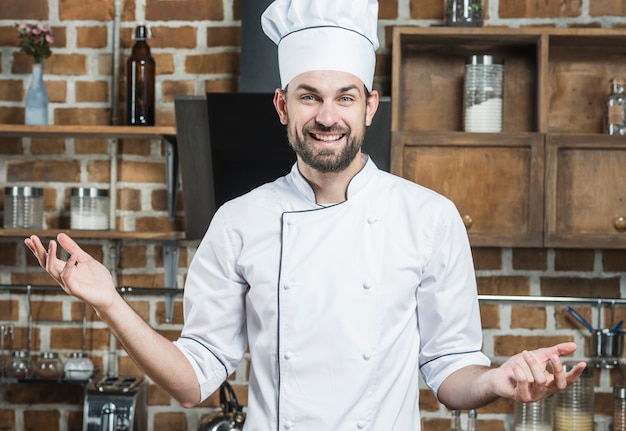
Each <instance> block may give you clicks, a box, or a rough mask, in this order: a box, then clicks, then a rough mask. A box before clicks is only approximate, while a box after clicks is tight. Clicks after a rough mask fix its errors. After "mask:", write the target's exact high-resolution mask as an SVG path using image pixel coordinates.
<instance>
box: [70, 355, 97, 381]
mask: <svg viewBox="0 0 626 431" xmlns="http://www.w3.org/2000/svg"><path fill="white" fill-rule="evenodd" d="M93 369H94V367H93V362H92V361H91V359H89V357H88V356H87V353H85V352H72V353H70V357H69V358H68V360H67V361H66V362H65V379H66V380H89V379H90V378H91V376H92V375H93Z"/></svg>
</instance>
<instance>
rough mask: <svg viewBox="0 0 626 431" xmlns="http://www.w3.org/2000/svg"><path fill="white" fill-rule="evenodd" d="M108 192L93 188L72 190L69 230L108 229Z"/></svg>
mask: <svg viewBox="0 0 626 431" xmlns="http://www.w3.org/2000/svg"><path fill="white" fill-rule="evenodd" d="M110 205H111V203H110V199H109V191H108V190H105V189H97V188H94V187H77V188H73V189H72V196H71V198H70V228H71V229H86V230H107V229H109V210H110Z"/></svg>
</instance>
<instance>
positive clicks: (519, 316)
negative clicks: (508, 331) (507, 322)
mask: <svg viewBox="0 0 626 431" xmlns="http://www.w3.org/2000/svg"><path fill="white" fill-rule="evenodd" d="M511 328H525V329H545V328H546V309H545V307H530V306H514V307H512V308H511Z"/></svg>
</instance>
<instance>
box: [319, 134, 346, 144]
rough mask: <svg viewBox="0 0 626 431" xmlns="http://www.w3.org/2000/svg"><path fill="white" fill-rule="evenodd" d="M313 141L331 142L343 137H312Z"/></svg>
mask: <svg viewBox="0 0 626 431" xmlns="http://www.w3.org/2000/svg"><path fill="white" fill-rule="evenodd" d="M314 136H315V139H317V140H318V141H323V142H332V141H337V140H339V139H341V137H342V136H343V135H314Z"/></svg>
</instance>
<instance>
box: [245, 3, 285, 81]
mask: <svg viewBox="0 0 626 431" xmlns="http://www.w3.org/2000/svg"><path fill="white" fill-rule="evenodd" d="M270 3H272V0H242V6H241V8H242V11H241V64H240V77H239V91H240V92H241V93H273V92H274V90H275V89H277V88H278V87H280V78H279V75H278V54H277V49H276V45H275V44H274V42H272V40H271V39H270V38H269V37H267V36H266V35H265V33H264V32H263V29H262V28H261V15H263V12H264V11H265V9H267V7H268V6H269V5H270Z"/></svg>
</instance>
